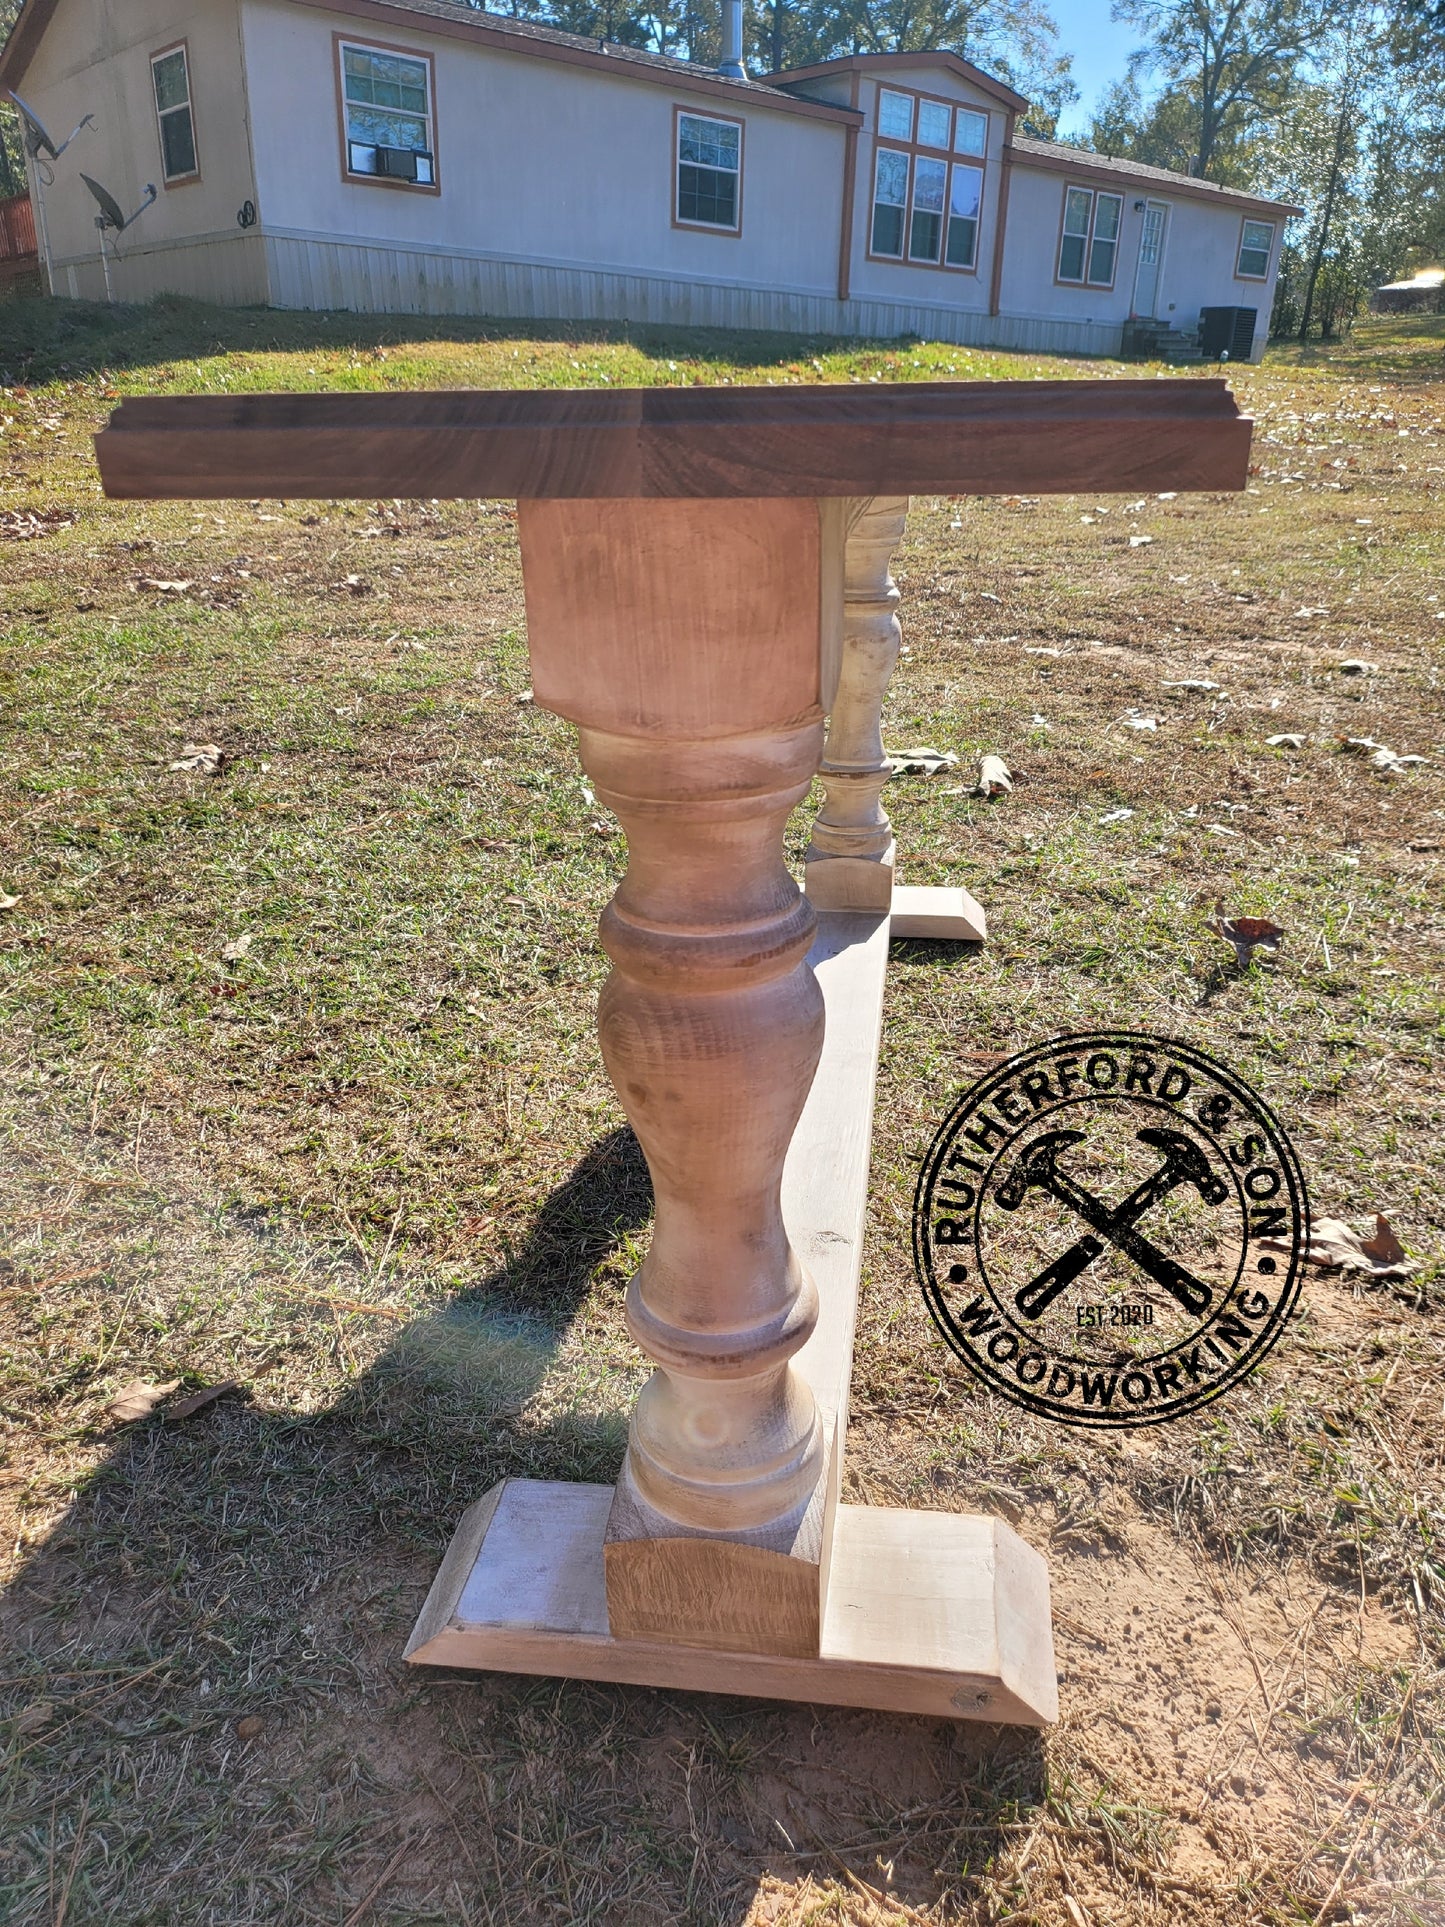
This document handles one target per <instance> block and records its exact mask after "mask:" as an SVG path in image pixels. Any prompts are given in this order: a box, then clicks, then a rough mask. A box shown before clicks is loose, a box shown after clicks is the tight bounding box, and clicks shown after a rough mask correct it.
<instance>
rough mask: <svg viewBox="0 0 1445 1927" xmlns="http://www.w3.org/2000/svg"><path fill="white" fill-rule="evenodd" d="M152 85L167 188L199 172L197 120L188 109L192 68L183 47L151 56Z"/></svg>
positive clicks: (169, 49) (163, 173)
mask: <svg viewBox="0 0 1445 1927" xmlns="http://www.w3.org/2000/svg"><path fill="white" fill-rule="evenodd" d="M151 86H152V87H153V88H154V89H155V97H156V120H157V122H158V124H159V126H160V135H161V179H162V180H163V181H164V182H165V183H166V185H167V186H168V187H173V186H174V185H175V184H176V183H177V182H178V181H188V180H192V179H194V178H195V176H196V175H198V174H199V173H200V171H201V170H200V166H199V164H198V162H197V160H196V123H195V118H194V116H193V114H192V112H191V70H190V63H189V62H188V61H187V59H186V50H185V48H184V47H168V48H167V49H166V51H165V52H164V53H159V54H152V55H151Z"/></svg>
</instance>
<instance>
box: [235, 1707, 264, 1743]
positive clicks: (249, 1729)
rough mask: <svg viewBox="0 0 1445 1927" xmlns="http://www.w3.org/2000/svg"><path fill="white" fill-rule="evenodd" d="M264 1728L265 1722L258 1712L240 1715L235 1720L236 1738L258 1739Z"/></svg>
mask: <svg viewBox="0 0 1445 1927" xmlns="http://www.w3.org/2000/svg"><path fill="white" fill-rule="evenodd" d="M265 1730H266V1722H265V1721H264V1720H263V1719H262V1718H261V1715H260V1714H259V1713H246V1714H243V1715H242V1717H241V1718H240V1719H238V1720H237V1721H236V1738H237V1739H238V1740H256V1739H259V1738H260V1737H261V1735H262V1733H264V1732H265Z"/></svg>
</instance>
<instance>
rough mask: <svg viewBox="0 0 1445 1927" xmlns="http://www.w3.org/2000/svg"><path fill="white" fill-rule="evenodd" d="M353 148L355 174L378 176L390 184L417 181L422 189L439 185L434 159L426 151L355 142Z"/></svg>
mask: <svg viewBox="0 0 1445 1927" xmlns="http://www.w3.org/2000/svg"><path fill="white" fill-rule="evenodd" d="M350 149H351V152H350V165H351V172H352V173H353V174H378V175H380V176H381V177H382V178H383V179H384V180H388V181H415V182H416V183H417V185H418V186H419V187H433V186H435V184H436V175H435V174H434V172H433V171H432V157H431V155H430V154H429V153H427V151H426V149H425V148H413V147H371V146H369V145H367V143H366V142H364V141H352V142H351V143H350Z"/></svg>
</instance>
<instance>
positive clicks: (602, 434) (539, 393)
mask: <svg viewBox="0 0 1445 1927" xmlns="http://www.w3.org/2000/svg"><path fill="white" fill-rule="evenodd" d="M1251 426H1252V424H1251V422H1250V420H1249V418H1248V417H1247V416H1244V415H1241V414H1240V412H1239V409H1238V407H1237V406H1236V404H1235V400H1234V397H1233V395H1232V394H1231V393H1230V391H1229V388H1228V386H1227V384H1226V383H1225V382H1223V381H1217V380H1209V379H1206V380H1199V379H1194V378H1192V377H1189V378H1180V379H1177V380H1169V381H1160V380H1155V381H1120V380H1113V379H1103V380H1093V381H988V382H907V383H882V382H880V383H877V384H873V383H862V384H853V383H849V384H847V385H836V384H835V385H820V386H818V387H808V388H766V387H765V388H731V387H729V388H632V389H620V390H618V389H607V390H596V389H584V390H576V389H550V390H528V389H506V390H492V391H485V390H476V391H472V390H460V391H453V392H432V393H418V394H376V395H371V394H367V395H356V394H348V395H173V396H157V397H138V398H136V399H132V400H127V401H123V402H122V403H121V405H120V406H119V408H117V409H116V410H115V412H114V414H113V415H112V416H111V419H110V423H109V426H108V427H106V428H104V429H103V430H102V431H101V432H100V434H99V435H98V436H97V437H96V452H97V456H98V459H99V462H100V472H101V477H102V480H103V482H104V484H105V490H106V493H107V494H108V495H113V496H125V497H178V498H206V499H212V500H220V499H224V498H234V497H243V498H244V497H250V496H258V495H259V496H269V497H281V498H300V497H307V496H319V497H326V498H339V497H347V496H357V497H365V496H375V495H390V496H406V497H416V496H445V497H471V498H487V499H496V498H499V497H513V496H515V497H533V498H546V497H557V498H576V497H585V496H611V497H618V496H622V497H658V496H702V497H709V496H710V497H719V496H738V495H742V496H786V495H808V496H837V495H845V496H846V495H909V494H977V495H988V494H1008V493H1016V492H1023V493H1034V494H1042V493H1069V492H1071V491H1073V490H1076V489H1084V490H1088V491H1090V492H1091V493H1099V492H1102V491H1107V490H1115V489H1126V490H1130V491H1132V490H1136V489H1165V488H1169V489H1176V490H1190V489H1193V490H1199V489H1208V490H1215V489H1239V488H1243V487H1244V482H1245V470H1246V465H1247V462H1248V456H1249V440H1250V430H1251Z"/></svg>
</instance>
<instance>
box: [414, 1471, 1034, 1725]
mask: <svg viewBox="0 0 1445 1927" xmlns="http://www.w3.org/2000/svg"><path fill="white" fill-rule="evenodd" d="M611 1504H612V1488H611V1486H608V1485H572V1484H565V1483H551V1482H547V1481H543V1480H536V1479H506V1480H503V1482H502V1483H501V1484H500V1485H496V1486H493V1488H492V1490H491V1491H490V1492H489V1493H488V1494H487V1495H486V1497H485V1498H484V1499H482V1500H481V1501H480V1502H479V1503H478V1504H477V1505H475V1506H473V1507H472V1509H471V1511H470V1512H468V1513H467V1515H466V1516H465V1518H464V1519H463V1520H462V1523H461V1527H460V1529H459V1530H458V1532H457V1536H456V1538H455V1540H454V1541H453V1543H452V1547H451V1550H450V1551H449V1552H448V1554H447V1556H446V1559H445V1560H444V1562H443V1564H442V1568H441V1571H440V1572H439V1573H438V1574H437V1578H436V1583H435V1584H434V1585H433V1587H432V1589H431V1592H430V1594H429V1595H428V1597H427V1602H426V1605H425V1606H424V1607H423V1609H422V1613H421V1617H420V1619H418V1621H417V1624H416V1630H415V1632H414V1633H413V1634H412V1637H411V1643H410V1644H409V1645H408V1647H407V1651H406V1657H407V1658H408V1659H409V1660H410V1661H411V1662H412V1664H413V1665H417V1666H461V1667H467V1668H472V1669H476V1670H479V1671H484V1672H501V1673H542V1674H548V1675H553V1676H560V1677H563V1678H567V1679H599V1680H616V1681H622V1682H626V1683H628V1684H630V1685H635V1686H668V1687H680V1688H683V1689H685V1690H690V1691H695V1692H706V1693H743V1694H747V1695H750V1696H751V1697H753V1698H757V1699H786V1700H809V1701H818V1702H821V1703H822V1704H825V1705H831V1706H865V1707H873V1708H876V1709H878V1710H880V1711H885V1712H894V1713H923V1714H931V1715H934V1716H936V1717H940V1718H944V1719H965V1720H967V1719H973V1720H996V1721H1001V1722H1007V1723H1009V1724H1014V1725H1023V1726H1043V1725H1047V1724H1048V1723H1049V1722H1050V1721H1052V1720H1054V1719H1056V1718H1057V1717H1058V1694H1057V1688H1056V1675H1055V1672H1054V1653H1053V1639H1052V1634H1051V1630H1050V1623H1049V1582H1048V1572H1047V1568H1046V1567H1045V1565H1044V1561H1043V1560H1042V1558H1040V1556H1039V1554H1038V1553H1036V1552H1035V1551H1034V1550H1033V1548H1032V1547H1031V1546H1028V1545H1026V1544H1025V1543H1024V1541H1023V1540H1022V1539H1020V1538H1019V1537H1018V1535H1017V1534H1016V1533H1015V1532H1013V1531H1012V1530H1011V1529H1010V1528H1009V1527H1008V1526H1006V1525H1005V1524H1004V1523H1003V1522H1002V1520H999V1519H986V1518H976V1517H966V1516H959V1515H957V1514H954V1513H948V1512H901V1511H898V1512H895V1511H889V1510H885V1509H884V1508H882V1507H879V1506H851V1505H845V1506H839V1508H838V1511H837V1523H836V1526H835V1529H834V1539H833V1559H832V1572H831V1576H830V1582H829V1586H828V1594H827V1602H826V1605H825V1607H824V1613H823V1634H822V1650H821V1651H820V1653H819V1654H818V1656H817V1657H816V1658H791V1657H783V1656H780V1655H777V1654H772V1653H759V1654H745V1653H729V1652H718V1651H709V1650H708V1649H706V1648H704V1647H689V1646H677V1645H672V1644H662V1643H659V1642H654V1641H650V1640H630V1639H629V1640H622V1639H614V1638H613V1637H612V1636H611V1633H610V1632H609V1630H608V1624H607V1585H606V1578H605V1574H604V1569H603V1558H602V1544H603V1535H604V1533H605V1532H606V1529H607V1514H608V1511H609V1508H610V1507H611Z"/></svg>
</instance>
